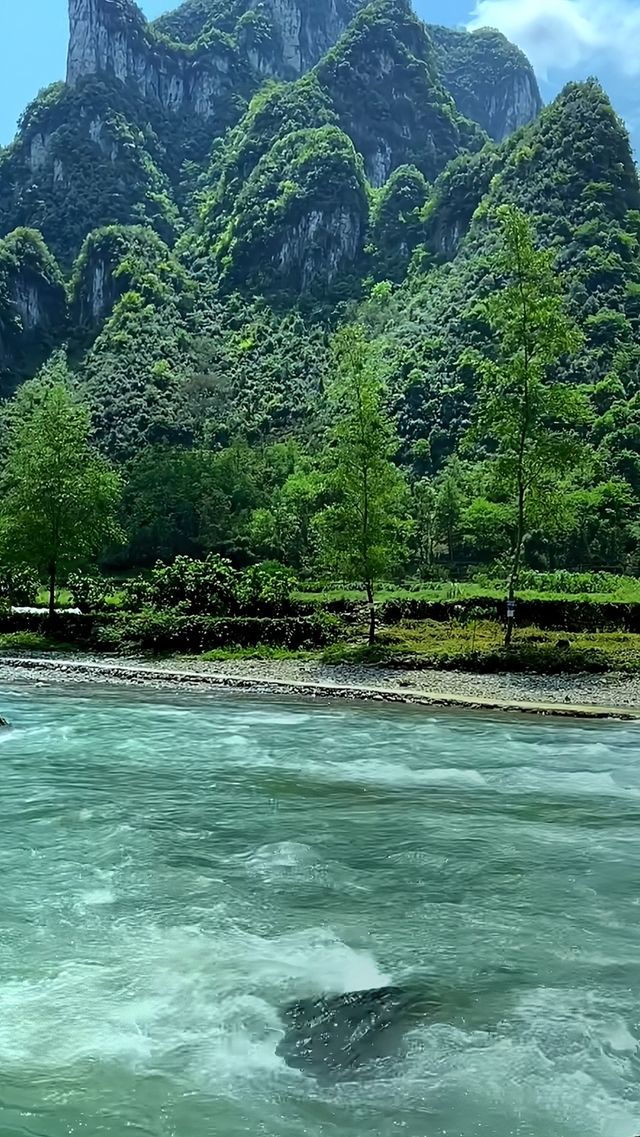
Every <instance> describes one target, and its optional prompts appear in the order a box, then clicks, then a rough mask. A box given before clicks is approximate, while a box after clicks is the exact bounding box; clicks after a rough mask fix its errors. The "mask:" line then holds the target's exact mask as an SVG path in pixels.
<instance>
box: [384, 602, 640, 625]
mask: <svg viewBox="0 0 640 1137" xmlns="http://www.w3.org/2000/svg"><path fill="white" fill-rule="evenodd" d="M470 610H474V611H476V612H477V611H481V612H482V613H483V616H484V618H485V619H489V620H499V621H501V622H502V623H504V621H505V619H506V602H505V601H504V600H496V599H495V597H492V596H476V597H473V598H471V599H467V600H462V599H453V600H420V599H417V598H416V599H415V600H414V599H399V600H388V601H387V602H386V604H383V605H382V607H381V609H380V619H381V622H382V623H383V624H388V625H391V624H399V623H400V622H401V621H402V620H436V621H441V622H445V621H448V620H459V621H460V622H461V623H464V622H465V621H466V620H467V619H468V613H469V611H470ZM516 613H517V615H516V620H517V623H518V624H519V625H520V626H521V627H528V626H531V625H535V626H536V627H538V628H542V629H544V630H549V629H555V630H557V631H563V632H598V631H607V630H613V631H625V632H640V601H632V602H629V603H623V602H622V601H615V600H611V601H604V602H603V601H600V600H590V599H580V598H578V597H575V598H571V597H567V599H566V600H558V599H553V598H549V599H547V598H546V597H544V596H540V597H535V598H532V599H527V600H518V605H517V609H516Z"/></svg>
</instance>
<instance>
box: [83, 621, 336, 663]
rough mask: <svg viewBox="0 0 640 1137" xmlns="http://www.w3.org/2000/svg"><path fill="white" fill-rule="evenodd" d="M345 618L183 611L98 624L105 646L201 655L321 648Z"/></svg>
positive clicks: (101, 640)
mask: <svg viewBox="0 0 640 1137" xmlns="http://www.w3.org/2000/svg"><path fill="white" fill-rule="evenodd" d="M339 629H340V623H339V621H337V620H334V619H333V618H332V617H330V616H325V615H318V616H293V617H292V616H288V617H283V618H280V619H270V618H260V617H255V616H229V617H226V618H224V617H223V618H221V617H217V618H216V617H210V616H185V615H181V614H180V613H179V612H153V611H145V612H141V613H139V614H138V615H127V616H125V615H121V616H117V617H115V618H114V619H113V620H112V621H110V622H109V623H101V624H100V625H99V626H97V627H96V631H95V639H96V642H97V643H99V645H100V647H102V648H103V649H104V650H119V649H122V648H134V649H138V650H143V651H152V652H154V653H155V654H163V653H166V654H171V653H175V652H180V653H183V654H186V655H199V654H201V653H202V652H205V651H212V650H213V649H215V648H220V647H225V648H226V647H239V648H245V647H256V646H257V645H258V644H264V645H265V646H267V647H281V648H287V649H289V650H291V651H296V650H299V649H302V648H309V649H311V648H320V647H324V646H325V645H326V644H329V643H331V642H332V641H333V640H335V639H336V637H337V635H338V633H339Z"/></svg>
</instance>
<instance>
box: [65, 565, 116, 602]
mask: <svg viewBox="0 0 640 1137" xmlns="http://www.w3.org/2000/svg"><path fill="white" fill-rule="evenodd" d="M67 587H68V589H69V592H70V593H71V599H72V600H73V603H74V606H75V607H76V608H79V609H80V611H81V612H105V611H106V610H107V609H108V607H109V604H108V597H109V592H110V588H111V586H110V583H109V581H107V580H106V579H105V577H102V576H89V575H87V574H85V573H80V572H76V573H73V574H72V575H71V576H70V577H69V580H68V581H67Z"/></svg>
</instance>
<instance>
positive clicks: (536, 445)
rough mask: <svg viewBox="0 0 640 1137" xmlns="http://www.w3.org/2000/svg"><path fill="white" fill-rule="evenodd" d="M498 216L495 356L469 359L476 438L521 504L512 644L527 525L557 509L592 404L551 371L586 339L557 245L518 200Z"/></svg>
mask: <svg viewBox="0 0 640 1137" xmlns="http://www.w3.org/2000/svg"><path fill="white" fill-rule="evenodd" d="M498 221H499V225H500V235H501V241H500V247H499V249H498V251H497V253H496V254H495V256H494V263H493V266H492V267H493V271H494V274H495V276H496V277H497V279H499V280H500V279H501V280H502V281H503V285H502V287H501V288H499V289H498V290H497V291H496V292H495V293H494V294H493V295H492V296H490V297H489V298H488V300H486V301H485V302H484V304H483V310H484V315H485V317H486V319H487V322H488V325H489V327H490V329H491V331H492V332H493V333H494V336H495V341H496V351H495V356H493V355H491V356H490V355H488V354H482V353H480V352H478V351H472V352H467V353H466V356H465V362H470V363H471V364H472V365H473V366H474V367H475V370H476V372H477V373H478V375H479V376H480V379H481V384H480V391H479V397H478V405H477V411H476V421H475V426H474V434H475V438H476V440H477V441H481V442H484V443H486V444H487V448H488V452H489V457H490V461H491V462H492V473H493V478H494V483H495V488H496V491H497V496H498V500H503V501H506V502H509V503H512V504H513V505H514V506H515V530H514V538H513V545H512V549H511V554H510V571H509V584H508V599H509V601H510V604H509V608H508V618H507V628H506V636H505V646H507V647H508V646H509V645H510V644H511V640H512V637H513V627H514V622H515V621H514V608H513V602H514V600H515V594H516V589H517V586H518V578H519V574H520V569H521V564H522V554H523V548H524V543H525V539H526V537H527V533H528V531H529V529H530V527H532V526H540V525H541V524H543V523H544V519H545V517H551V516H552V515H553V511H554V510H555V509H557V507H558V502H559V500H560V497H561V489H562V483H563V478H565V477H566V476H567V475H568V473H569V472H570V471H571V470H572V469H573V468H574V467H575V466H576V464H577V463H578V461H579V459H580V456H581V452H582V444H581V441H580V437H579V434H578V430H577V428H578V427H579V426H580V425H582V424H584V423H585V422H586V421H588V419H589V415H590V411H589V403H588V401H587V398H586V396H585V395H584V393H583V392H581V391H580V390H578V389H576V388H575V387H572V386H570V385H569V384H566V383H559V382H556V381H554V380H553V377H552V369H553V368H554V365H556V364H558V362H559V361H560V360H561V359H562V358H563V357H565V356H567V355H571V354H573V353H574V352H576V351H577V349H578V347H579V346H580V344H581V335H580V332H579V331H578V329H577V327H576V326H575V324H574V323H573V321H572V320H571V318H570V317H569V315H568V314H567V312H566V310H565V304H564V298H563V294H562V283H561V280H560V279H559V277H558V275H557V274H556V273H555V271H554V268H553V261H554V254H553V252H552V251H551V250H549V251H540V250H538V249H536V247H535V244H534V238H533V233H532V229H531V224H530V222H529V220H528V219H527V217H526V216H525V215H524V214H523V213H521V212H520V211H519V210H517V209H515V208H514V207H512V206H502V207H500V209H499V210H498Z"/></svg>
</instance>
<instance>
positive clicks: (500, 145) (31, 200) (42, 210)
mask: <svg viewBox="0 0 640 1137" xmlns="http://www.w3.org/2000/svg"><path fill="white" fill-rule="evenodd" d="M69 15H70V46H69V63H68V72H67V78H66V82H61V83H59V84H56V85H54V86H53V87H51V88H49V89H48V90H46V91H44V92H43V93H42V94H41V95H40V96H39V97H38V99H37V100H36V101H35V102H34V103H33V104H31V106H29V107H28V108H27V110H26V111H25V113H24V116H23V118H22V121H21V124H20V129H19V132H18V135H17V137H16V139H15V141H14V143H13V144H12V145H11V146H9V147H8V148H6V149H5V150H4V151H2V152H0V390H2V391H3V392H4V393H5V394H8V393H10V392H11V391H12V390H14V389H15V387H16V385H18V384H19V383H20V382H21V381H22V380H23V379H24V378H26V377H28V376H30V375H33V374H34V373H35V371H36V370H37V369H38V367H40V366H41V365H42V363H43V362H44V361H45V360H46V359H47V358H48V356H49V355H50V354H51V353H52V352H53V351H54V350H56V349H57V348H60V347H61V346H63V345H65V347H66V351H67V355H68V359H69V361H70V364H71V366H72V367H73V369H74V371H75V374H76V376H77V379H78V382H79V383H80V384H81V385H82V386H83V387H84V389H85V390H86V392H87V393H88V395H89V397H90V398H91V401H92V403H93V407H94V411H95V421H96V425H97V429H98V432H99V435H100V437H101V439H102V442H103V445H104V446H105V448H106V449H107V450H108V451H109V452H110V453H111V454H112V455H113V456H114V457H116V458H117V459H118V460H121V461H125V462H131V461H138V460H139V459H140V460H142V459H141V456H142V455H144V454H145V453H146V452H147V450H148V448H149V447H154V446H156V445H158V444H165V445H171V446H177V447H186V448H188V447H191V446H192V445H193V444H194V443H196V444H198V445H201V444H202V443H203V440H206V443H207V445H213V446H218V445H224V444H226V443H228V442H229V441H230V440H232V439H234V438H235V439H237V438H240V437H241V438H244V439H246V440H248V441H249V442H255V441H257V440H260V441H261V442H264V441H267V440H271V441H272V440H274V439H279V438H290V437H292V436H294V437H297V438H298V439H302V440H307V441H312V440H313V438H314V437H316V434H317V431H318V429H320V427H321V418H322V411H321V393H322V390H323V387H324V384H325V381H326V376H327V368H328V366H329V364H328V340H329V335H330V332H331V331H332V329H334V328H336V327H337V326H339V325H340V323H341V322H343V321H345V320H347V319H348V320H352V319H354V318H357V319H361V320H362V321H364V322H365V323H367V324H368V325H369V327H370V330H371V333H372V335H374V336H379V337H380V338H381V345H382V348H383V351H384V355H385V359H386V361H387V363H388V367H389V376H390V388H391V393H392V398H393V407H394V412H395V414H396V416H397V418H398V422H399V424H400V427H401V430H402V434H403V438H404V445H405V451H404V457H405V460H406V461H407V462H410V463H412V464H413V466H414V468H415V469H416V470H417V471H418V472H427V473H432V472H435V471H437V470H438V469H439V468H440V467H441V466H442V464H443V463H444V462H445V461H446V459H447V457H448V455H449V454H450V453H451V452H452V450H453V448H454V445H455V442H456V439H457V438H458V437H459V436H460V433H461V431H462V430H463V429H464V427H465V425H466V423H467V422H468V421H469V415H470V411H471V408H472V405H473V399H474V380H473V377H472V376H471V375H470V374H469V373H468V372H467V371H466V370H465V367H464V365H462V364H461V363H460V358H461V356H462V354H463V351H464V348H465V347H466V346H469V345H470V344H476V345H477V344H478V343H479V342H481V340H482V337H483V336H486V335H487V330H486V328H484V327H483V325H482V322H481V320H479V318H478V316H477V301H478V299H480V298H482V296H483V295H484V294H485V293H486V290H487V289H488V288H490V287H491V285H492V281H491V279H490V278H489V277H488V274H487V267H486V266H487V263H488V258H489V256H490V252H491V249H492V242H493V241H494V240H495V237H494V226H493V224H492V221H491V218H492V215H493V211H494V209H495V206H496V205H498V204H500V203H502V202H513V203H515V204H517V205H519V206H520V207H521V208H522V209H524V210H525V211H526V212H527V213H528V214H529V215H530V216H531V217H532V218H533V220H534V223H535V226H536V229H537V232H538V234H539V239H540V241H541V242H543V243H547V244H549V245H550V246H551V247H552V248H554V249H555V250H556V251H557V259H558V266H559V268H561V269H562V270H563V272H565V273H566V279H567V287H568V292H569V298H570V303H571V305H572V308H573V311H574V313H575V315H576V317H577V318H578V319H579V320H580V321H581V323H582V324H583V326H584V327H585V328H586V338H585V346H584V349H583V352H582V354H581V356H580V358H579V359H578V360H576V361H574V363H573V364H572V365H571V366H569V365H567V368H566V377H567V380H568V381H573V382H580V383H588V384H590V385H591V387H592V388H593V390H594V391H598V392H600V394H599V395H598V399H599V403H598V414H599V418H598V421H599V422H600V426H599V427H598V429H599V430H600V431H601V436H602V439H603V440H605V441H604V442H603V444H605V443H606V445H611V446H612V447H613V442H611V439H613V438H614V437H615V438H616V439H617V440H618V443H617V444H619V445H618V449H619V450H620V453H622V452H624V454H625V455H626V457H625V458H624V461H623V460H622V459H621V460H620V463H621V464H622V465H621V468H622V466H624V468H625V470H626V471H627V473H628V476H629V477H630V478H631V479H633V478H635V477H636V473H635V465H634V463H635V457H634V454H635V451H634V446H635V442H634V441H633V437H632V436H633V430H634V429H635V425H634V423H635V420H633V421H632V419H633V416H632V415H631V418H629V414H627V420H625V422H623V423H622V425H621V416H622V409H621V408H622V406H623V403H625V400H626V403H625V405H628V403H629V399H630V398H632V397H633V395H634V392H635V390H636V382H638V386H639V387H640V378H638V379H637V377H638V376H640V360H639V359H638V350H637V349H636V347H635V343H636V342H637V336H638V331H639V328H638V319H639V318H640V312H639V300H638V297H639V296H640V278H639V277H638V270H637V268H636V266H637V264H638V263H640V256H639V253H640V248H639V245H638V241H639V234H640V195H639V190H638V181H637V173H636V170H635V167H634V164H633V161H632V159H631V154H630V149H629V141H628V137H627V135H626V132H625V130H624V128H623V126H622V124H621V123H620V121H619V120H618V119H617V118H616V116H615V115H614V113H613V111H612V109H611V106H610V104H609V102H608V100H607V98H606V95H605V94H604V92H603V91H602V90H601V89H600V88H599V87H598V85H597V84H596V83H595V82H590V83H587V84H575V85H572V86H570V87H569V88H567V90H566V91H565V92H563V94H562V95H561V96H560V97H559V98H558V99H557V100H556V102H555V103H554V104H552V105H551V106H549V107H547V108H545V109H542V104H541V100H540V95H539V91H538V87H537V83H536V80H535V77H534V75H533V72H532V70H531V67H530V65H529V64H528V62H527V60H526V59H525V57H524V56H523V55H522V53H521V52H519V51H518V49H516V48H514V47H513V45H511V44H509V42H508V41H507V40H506V39H504V37H502V36H501V35H499V34H498V33H496V32H492V31H480V32H474V33H473V34H469V33H464V32H457V31H452V30H450V29H444V28H440V27H435V26H428V25H424V24H423V23H422V22H421V21H420V20H419V19H418V18H417V17H416V16H415V14H414V13H413V11H412V9H411V6H410V3H409V0H371V2H369V3H360V2H358V0H187V2H186V3H184V4H182V6H181V7H179V8H178V9H177V10H176V11H175V12H173V13H170V14H168V15H167V16H164V17H162V18H161V19H160V20H158V21H156V22H155V23H152V24H149V23H148V22H147V21H146V20H145V19H144V17H143V16H142V14H141V12H140V11H139V9H138V8H137V7H136V6H135V4H133V3H132V2H131V0H70V4H69ZM603 384H604V385H605V387H606V389H607V391H609V394H606V391H604V389H603V388H602V385H603ZM607 384H608V386H607ZM607 416H608V417H607ZM601 420H602V421H601ZM607 439H608V440H609V442H607V441H606V440H607ZM621 439H622V441H620V440H621ZM639 449H640V447H639ZM620 463H619V465H620ZM625 476H626V475H625Z"/></svg>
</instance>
